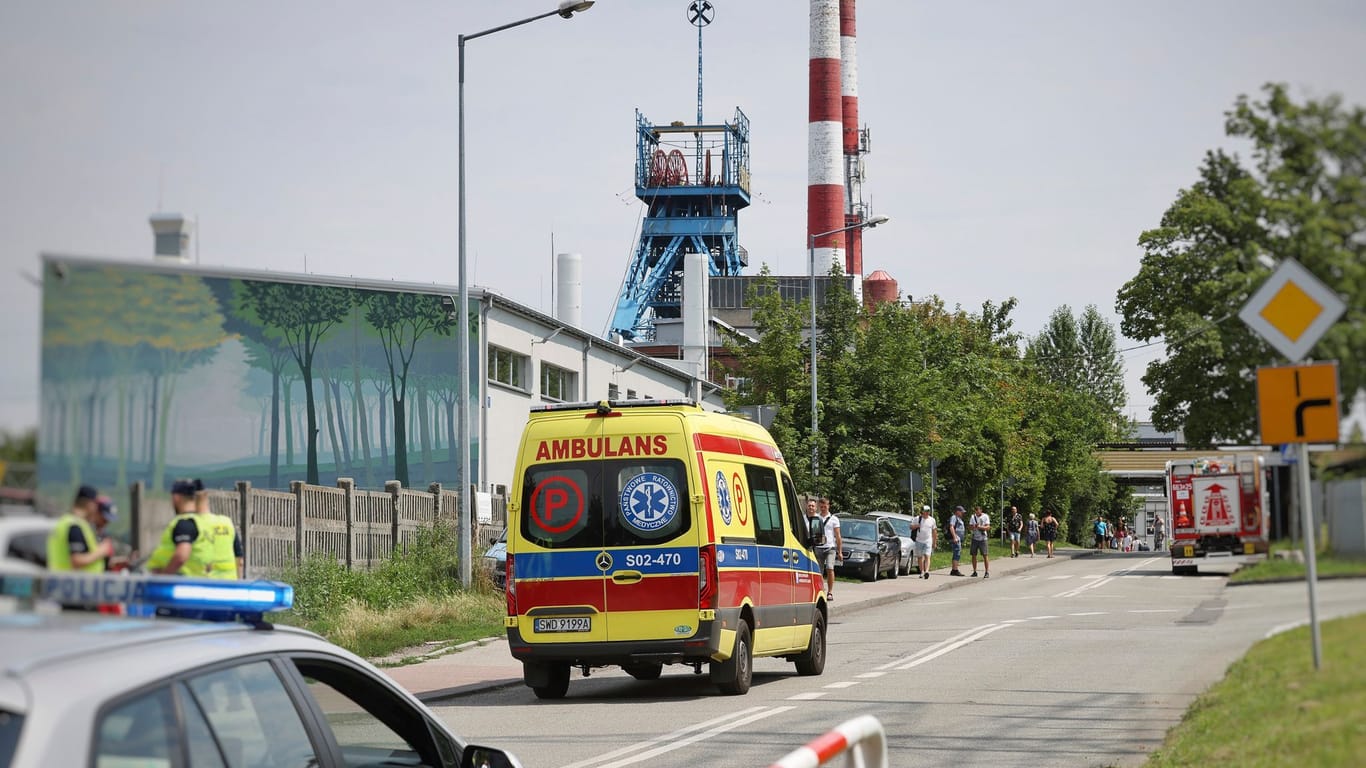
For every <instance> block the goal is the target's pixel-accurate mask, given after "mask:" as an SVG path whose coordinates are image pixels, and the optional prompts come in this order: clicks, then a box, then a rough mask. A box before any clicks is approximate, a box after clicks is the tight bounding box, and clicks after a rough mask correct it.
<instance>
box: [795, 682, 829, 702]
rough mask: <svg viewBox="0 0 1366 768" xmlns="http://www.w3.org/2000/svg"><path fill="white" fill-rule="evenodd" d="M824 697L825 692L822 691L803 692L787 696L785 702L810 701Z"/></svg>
mask: <svg viewBox="0 0 1366 768" xmlns="http://www.w3.org/2000/svg"><path fill="white" fill-rule="evenodd" d="M825 687H826V688H829V687H830V686H828V685H827V686H825ZM824 695H825V692H824V691H804V692H802V693H794V694H792V695H791V696H788V697H787V700H788V701H811V700H812V699H819V698H820V697H822V696H824Z"/></svg>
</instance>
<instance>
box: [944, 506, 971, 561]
mask: <svg viewBox="0 0 1366 768" xmlns="http://www.w3.org/2000/svg"><path fill="white" fill-rule="evenodd" d="M965 511H966V510H964V509H963V507H962V506H957V507H954V508H953V517H950V518H949V545H950V546H951V547H953V567H952V568H951V569H950V570H949V575H950V576H962V575H963V572H962V571H960V570H958V563H959V562H960V561H962V559H963V537H964V536H966V535H967V530H968V529H967V526H966V525H965V524H964V523H963V512H965Z"/></svg>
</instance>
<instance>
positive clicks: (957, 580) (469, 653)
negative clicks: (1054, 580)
mask: <svg viewBox="0 0 1366 768" xmlns="http://www.w3.org/2000/svg"><path fill="white" fill-rule="evenodd" d="M1095 554H1097V550H1092V549H1065V550H1057V552H1055V554H1054V556H1053V562H1051V563H1050V562H1049V561H1048V558H1046V557H1045V556H1044V555H1042V554H1040V555H1038V556H1037V557H1033V558H1031V557H1030V556H1029V554H1028V553H1025V554H1022V555H1021V556H1020V557H1016V558H1010V557H1007V558H997V559H996V560H994V561H993V562H992V564H991V573H992V576H994V577H997V578H1000V577H1001V576H1005V575H1007V574H1010V573H1022V572H1024V571H1031V570H1034V569H1035V568H1042V567H1044V566H1045V565H1053V564H1054V563H1060V562H1065V561H1067V560H1071V559H1073V558H1076V557H1087V556H1091V555H1095ZM962 570H963V572H964V573H968V572H970V571H971V566H970V565H969V561H966V560H965V561H964V563H963V569H962ZM981 583H982V579H980V578H976V579H974V578H972V577H970V576H962V577H959V576H949V575H948V569H946V568H945V569H940V570H938V571H933V572H931V574H930V578H928V579H922V578H920V577H919V576H902V577H901V578H899V579H881V580H879V581H874V582H848V581H837V582H836V583H835V599H834V600H833V601H832V602H831V603H830V612H831V614H832V615H838V614H847V613H852V612H854V611H861V610H866V609H868V608H872V607H874V606H879V605H887V604H889V603H895V602H900V601H902V600H909V599H911V598H913V597H916V596H918V595H924V594H929V593H932V592H939V591H941V590H945V589H956V588H961V587H970V586H972V585H975V584H981ZM988 583H990V582H988ZM457 648H458V650H456V651H454V652H451V653H445V654H443V655H440V656H437V657H434V658H432V659H429V660H427V661H422V662H419V663H415V664H408V665H407V666H402V667H388V668H385V669H384V670H383V671H384V672H385V673H386V674H388V675H389V677H391V678H392V679H393V680H394V681H395V682H397V683H398V684H399V685H401V686H403V687H404V688H405V689H407V690H408V691H410V692H412V693H413V694H414V695H416V696H417V697H418V698H419V699H422V700H424V701H433V700H436V699H444V698H449V697H452V696H463V695H467V694H470V693H476V692H479V691H486V690H491V689H494V688H504V687H507V686H512V685H521V684H522V664H521V662H519V661H517V660H516V659H514V658H512V654H511V653H510V652H509V651H508V646H507V638H506V637H504V636H498V637H489V638H484V639H483V640H476V641H473V642H469V643H465V644H463V645H461V646H457Z"/></svg>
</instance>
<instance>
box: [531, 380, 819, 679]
mask: <svg viewBox="0 0 1366 768" xmlns="http://www.w3.org/2000/svg"><path fill="white" fill-rule="evenodd" d="M509 499H510V501H509V504H508V531H507V564H506V566H505V567H506V571H507V588H506V589H507V616H506V618H505V619H504V625H505V627H506V629H507V636H508V645H509V647H510V648H511V651H512V655H513V656H514V657H516V658H517V659H519V660H520V661H521V662H522V668H523V679H524V682H525V683H526V684H527V685H528V686H529V687H531V688H532V690H534V691H535V692H536V695H537V696H538V697H540V698H543V699H557V698H561V697H563V696H564V695H565V694H566V692H567V691H568V688H569V673H570V670H571V669H573V668H578V669H580V670H581V671H582V673H583V675H584V676H585V677H586V676H588V674H589V673H590V671H591V670H592V669H593V668H595V667H605V666H620V667H622V668H623V669H625V670H626V672H628V673H629V674H630V675H631V676H633V677H635V678H636V679H638V680H653V679H656V678H658V677H659V676H660V673H661V671H662V669H663V666H664V665H665V664H683V665H688V666H691V667H693V670H694V671H695V672H698V673H700V672H701V671H702V667H703V665H706V666H707V667H708V671H709V673H710V677H711V681H712V682H713V683H714V684H716V685H717V687H718V688H720V690H721V691H722V692H723V693H727V694H743V693H745V692H746V691H748V690H749V686H750V680H751V677H752V674H753V659H754V657H756V656H780V657H783V658H785V659H787V660H789V661H791V662H793V663H794V664H795V665H796V669H797V672H798V673H799V674H802V675H819V674H821V672H822V671H823V670H824V668H825V649H826V644H825V630H826V624H827V606H826V603H825V586H824V583H823V579H822V575H821V572H820V569H819V567H818V565H817V563H816V560H815V555H814V553H813V552H812V550H811V547H810V545H809V542H810V534H809V532H808V529H807V526H806V522H805V512H804V511H803V510H802V509H801V508H800V507H799V505H798V499H797V490H796V488H795V487H794V486H793V484H792V478H791V476H790V475H789V474H788V471H787V467H786V465H785V464H784V462H783V457H782V454H781V453H780V452H779V450H778V447H777V445H776V444H775V443H774V442H773V438H772V437H770V436H769V434H768V432H767V431H766V430H764V428H763V427H761V426H759V425H757V424H754V423H752V422H750V421H746V420H744V419H740V418H737V417H735V416H730V415H727V414H720V413H710V412H707V411H704V410H702V409H701V408H699V407H698V406H697V405H696V404H695V403H693V402H692V401H688V400H633V401H625V402H620V401H612V402H609V401H600V402H596V403H565V404H556V405H549V406H544V407H540V408H537V409H534V410H533V411H532V413H531V416H530V418H529V419H528V421H527V425H526V429H525V431H524V432H523V434H522V443H521V448H520V453H519V454H518V460H517V469H516V473H515V475H514V478H513V487H512V491H511V495H510V497H509Z"/></svg>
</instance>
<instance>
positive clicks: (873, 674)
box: [859, 672, 887, 678]
mask: <svg viewBox="0 0 1366 768" xmlns="http://www.w3.org/2000/svg"><path fill="white" fill-rule="evenodd" d="M885 674H887V673H886V672H864V673H863V674H861V675H859V677H862V678H873V677H882V676H883V675H885Z"/></svg>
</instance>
